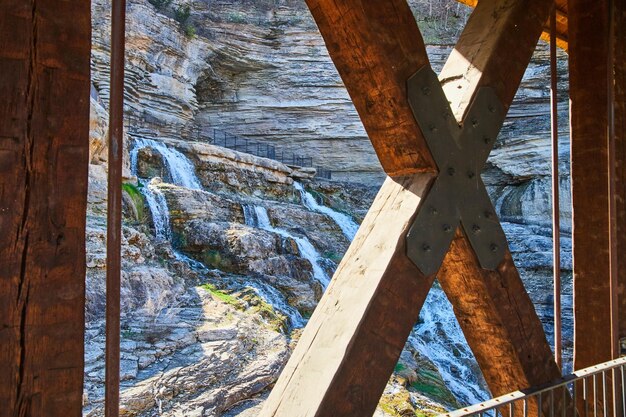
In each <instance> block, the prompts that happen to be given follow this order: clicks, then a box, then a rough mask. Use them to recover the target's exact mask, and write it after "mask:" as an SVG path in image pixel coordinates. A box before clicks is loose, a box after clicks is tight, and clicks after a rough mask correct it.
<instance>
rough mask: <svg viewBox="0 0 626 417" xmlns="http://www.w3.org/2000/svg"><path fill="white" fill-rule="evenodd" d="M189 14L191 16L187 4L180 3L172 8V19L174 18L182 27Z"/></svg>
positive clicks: (189, 7)
mask: <svg viewBox="0 0 626 417" xmlns="http://www.w3.org/2000/svg"><path fill="white" fill-rule="evenodd" d="M189 16H191V6H189V5H188V4H184V5H180V6H178V7H177V8H176V9H174V19H176V21H177V22H178V23H179V24H180V27H182V28H184V27H185V25H186V23H187V21H188V20H189Z"/></svg>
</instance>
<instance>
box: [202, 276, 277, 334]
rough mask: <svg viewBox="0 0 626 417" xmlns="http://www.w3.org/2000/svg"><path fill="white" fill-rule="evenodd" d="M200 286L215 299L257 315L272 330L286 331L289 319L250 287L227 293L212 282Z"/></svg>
mask: <svg viewBox="0 0 626 417" xmlns="http://www.w3.org/2000/svg"><path fill="white" fill-rule="evenodd" d="M200 287H201V288H203V289H205V290H206V291H208V292H209V293H211V295H212V296H213V297H215V298H216V299H218V300H220V301H222V302H224V303H226V304H229V305H231V306H233V307H235V308H236V309H237V310H239V311H246V312H247V313H249V314H254V315H257V316H259V317H260V318H261V319H262V320H263V321H264V322H265V324H267V326H268V327H269V328H271V329H272V330H275V331H277V332H286V331H287V329H288V324H289V319H288V318H287V317H286V316H284V315H283V314H281V313H279V312H277V311H276V310H274V307H272V306H271V305H270V304H268V303H267V302H265V300H263V299H262V298H260V297H259V296H258V295H257V294H256V293H255V292H254V291H253V290H252V289H250V288H246V289H244V290H242V291H241V292H235V293H229V292H226V291H225V290H220V289H218V288H217V287H216V286H215V285H214V284H209V283H207V284H204V285H201V286H200Z"/></svg>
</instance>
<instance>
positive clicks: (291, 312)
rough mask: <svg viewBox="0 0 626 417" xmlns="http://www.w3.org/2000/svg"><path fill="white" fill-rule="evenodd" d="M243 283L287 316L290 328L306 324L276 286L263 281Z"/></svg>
mask: <svg viewBox="0 0 626 417" xmlns="http://www.w3.org/2000/svg"><path fill="white" fill-rule="evenodd" d="M244 285H245V286H246V287H250V288H251V289H252V290H254V292H255V293H256V294H257V295H258V296H259V297H261V298H263V299H264V300H265V302H266V303H268V304H270V305H271V306H272V307H273V308H274V309H275V310H277V311H278V312H279V313H281V314H284V315H285V316H287V317H288V318H289V321H290V325H291V327H292V328H302V327H304V325H305V324H306V320H305V319H304V317H302V315H301V314H300V312H299V311H298V310H297V309H296V308H294V307H292V306H290V305H289V303H288V302H287V300H286V299H285V296H284V295H283V294H282V293H281V292H280V291H278V290H277V289H276V288H274V287H272V286H271V285H268V284H265V283H263V282H246V283H245V284H244Z"/></svg>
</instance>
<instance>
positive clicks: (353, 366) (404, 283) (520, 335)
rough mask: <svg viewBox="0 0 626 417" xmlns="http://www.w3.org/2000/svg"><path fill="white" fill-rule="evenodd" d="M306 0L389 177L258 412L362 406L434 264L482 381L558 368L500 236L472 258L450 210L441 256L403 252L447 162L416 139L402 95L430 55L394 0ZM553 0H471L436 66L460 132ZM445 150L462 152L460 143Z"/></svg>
mask: <svg viewBox="0 0 626 417" xmlns="http://www.w3.org/2000/svg"><path fill="white" fill-rule="evenodd" d="M307 3H308V5H309V8H310V9H311V12H312V13H313V16H314V18H315V20H316V22H317V24H318V27H319V29H320V31H321V33H322V36H323V37H324V39H325V42H326V45H327V47H328V50H329V53H330V55H331V58H332V59H333V61H334V63H335V65H336V67H337V69H338V71H339V74H340V75H341V77H342V79H343V81H344V83H345V85H346V87H347V89H348V92H349V94H350V96H351V98H352V100H353V102H354V105H355V107H356V109H357V111H358V113H359V116H360V117H361V120H362V121H363V125H364V126H365V129H366V130H367V132H368V135H369V137H370V139H371V141H372V144H373V145H374V148H375V150H376V152H377V154H378V156H379V159H380V162H381V164H382V165H383V168H384V169H385V171H386V172H387V174H388V175H389V177H388V178H387V180H386V181H385V183H384V185H383V186H382V188H381V190H380V192H379V194H378V196H377V197H376V199H375V201H374V203H373V205H372V208H371V209H370V211H369V213H368V214H367V216H366V218H365V220H364V221H363V224H362V225H361V228H360V229H359V232H358V234H357V236H356V238H355V240H354V242H353V243H352V245H351V246H350V248H349V250H348V252H347V253H346V255H345V257H344V259H343V261H342V262H341V264H340V265H339V267H338V269H337V272H336V273H335V276H334V277H333V280H332V282H331V284H330V286H329V287H328V289H327V291H326V293H325V295H324V297H323V298H322V300H321V301H320V303H319V305H318V307H317V309H316V310H315V313H314V314H313V316H312V317H311V320H310V321H309V324H308V325H307V327H306V329H305V331H304V333H303V335H302V337H301V339H300V341H299V343H298V345H297V347H296V349H295V350H294V352H293V355H292V357H291V359H290V360H289V362H288V364H287V366H286V368H285V370H284V371H283V373H282V374H281V376H280V378H279V380H278V382H277V384H276V386H275V388H274V389H273V391H272V393H271V395H270V397H269V399H268V401H267V403H266V405H265V407H264V409H263V411H262V413H261V416H263V417H269V416H281V417H304V416H311V417H312V416H317V417H331V416H332V417H344V416H355V417H356V416H359V417H362V416H368V415H372V414H373V412H374V410H375V408H376V405H377V403H378V400H379V398H380V395H381V394H382V392H383V389H384V387H385V385H386V383H387V380H388V378H389V376H390V375H391V373H392V371H393V368H394V365H395V364H396V362H397V360H398V357H399V355H400V352H401V351H402V349H403V347H404V344H405V342H406V340H407V338H408V335H409V333H410V331H411V329H412V327H413V326H414V324H415V322H416V320H417V318H418V315H419V311H420V309H421V307H422V305H423V303H424V300H425V299H426V295H427V294H428V291H429V289H430V287H431V285H432V283H433V281H434V279H435V276H437V277H438V279H439V281H440V283H441V286H442V288H443V290H444V291H445V293H446V295H447V297H448V299H449V300H450V302H451V303H452V305H453V307H454V311H455V314H456V316H457V318H458V320H459V323H460V325H461V328H462V329H463V332H464V334H465V336H466V339H467V341H468V343H469V345H470V347H471V348H472V350H473V352H474V354H475V356H476V359H477V361H478V363H479V365H480V367H481V369H482V371H483V375H484V377H485V379H486V381H487V383H488V385H489V388H490V389H491V391H492V394H494V395H501V394H504V393H506V392H509V391H513V390H517V389H521V388H525V387H528V386H533V385H537V384H540V383H545V382H547V381H550V380H552V379H555V378H557V377H558V376H560V371H559V369H558V368H557V366H556V365H555V363H554V359H553V356H552V352H551V351H550V347H549V345H548V343H547V341H546V337H545V334H544V332H543V329H542V326H541V323H540V321H539V319H538V317H537V315H536V313H535V310H534V307H533V305H532V303H531V301H530V298H529V297H528V294H527V293H526V291H525V289H524V286H523V283H522V281H521V279H520V276H519V273H518V272H517V269H516V268H515V265H514V264H513V260H512V258H511V254H510V252H509V250H508V247H507V246H506V241H505V242H504V243H503V244H502V247H500V246H498V248H496V250H495V251H494V252H497V253H496V256H497V262H495V263H494V264H490V262H482V263H479V258H478V257H477V255H476V252H475V251H474V248H473V247H472V243H474V244H476V242H475V241H474V240H472V239H468V236H467V234H466V233H467V227H464V228H460V227H456V226H457V225H458V224H459V222H458V216H456V217H455V216H453V217H454V218H453V220H454V222H452V221H451V222H450V223H451V224H450V225H451V226H453V228H452V230H451V231H450V233H451V234H452V233H454V237H453V238H451V240H452V241H451V243H450V245H449V250H447V253H446V251H444V252H443V254H444V257H443V262H442V263H441V267H440V268H439V263H440V262H434V265H435V266H434V267H432V266H431V267H430V268H426V267H424V266H422V268H423V269H422V270H420V268H418V267H417V266H416V264H415V263H414V262H412V261H411V260H410V259H409V257H408V256H407V234H408V233H409V230H410V228H411V226H412V225H413V223H414V222H415V221H418V222H419V221H420V218H421V217H422V216H423V214H422V213H423V212H424V210H425V209H426V204H425V203H423V200H424V199H429V196H430V195H431V194H430V192H432V191H430V192H429V190H430V189H431V187H433V190H434V187H436V186H437V183H438V182H442V181H445V180H444V179H443V178H442V177H441V176H442V175H445V174H446V173H445V172H443V168H442V165H445V163H446V162H448V161H446V160H445V159H446V158H445V157H444V156H445V155H444V154H445V152H438V151H435V149H434V148H433V147H432V146H430V147H429V144H431V145H432V144H433V143H435V142H434V141H431V142H428V141H427V140H426V136H427V135H429V133H428V132H427V131H425V130H426V129H424V126H420V125H419V124H418V121H417V120H416V118H415V117H414V115H413V113H412V110H411V107H410V105H409V100H407V84H408V83H407V81H408V80H409V79H410V78H411V77H412V76H414V75H415V74H416V73H417V72H418V70H420V69H422V68H426V69H425V70H422V71H429V62H428V57H427V55H426V50H425V46H424V43H423V40H422V37H421V34H420V32H419V29H418V27H417V24H416V22H415V19H414V17H413V15H412V13H411V10H410V9H409V7H408V5H407V4H406V1H405V0H386V1H371V0H307ZM551 7H552V2H551V1H547V0H481V1H480V2H479V4H478V6H477V7H476V9H475V10H474V12H473V13H472V15H471V17H470V19H469V21H468V23H467V26H466V28H465V29H464V31H463V33H462V35H461V37H460V39H459V42H458V44H457V45H456V48H455V50H454V51H453V52H452V54H451V56H450V58H449V59H448V61H447V62H446V65H445V66H444V68H443V70H442V72H441V74H440V75H439V80H440V81H441V88H442V89H443V91H444V92H445V96H446V98H447V101H448V102H449V105H450V107H449V111H450V112H451V113H452V115H453V116H454V118H451V119H450V120H451V121H452V122H461V125H462V126H464V127H463V131H465V130H466V129H468V127H467V124H468V123H467V122H468V116H467V114H468V112H469V111H470V108H471V106H470V103H472V102H476V101H477V100H480V98H479V97H477V95H478V92H479V91H481V87H483V86H485V87H488V88H489V89H490V90H489V91H491V93H489V95H490V96H492V97H495V98H497V101H498V105H499V106H501V110H496V111H498V112H499V111H502V114H505V113H506V111H507V110H508V108H509V106H510V104H511V102H512V100H513V96H514V95H515V92H516V90H517V88H518V86H519V83H520V81H521V78H522V76H523V74H524V70H525V68H526V66H527V65H528V63H529V61H530V58H531V56H532V52H533V50H534V48H535V45H536V43H537V41H538V39H539V37H540V35H541V31H542V24H543V22H545V21H546V20H547V18H548V15H549V12H550V9H551ZM483 91H485V90H484V89H483ZM439 98H440V97H439ZM414 104H415V103H414ZM418 107H419V106H418ZM416 110H418V109H416ZM470 118H471V117H470ZM417 119H420V120H421V119H422V117H421V116H418V117H417ZM454 119H456V120H454ZM454 124H456V123H453V124H452V125H451V126H453V125H454ZM498 128H499V125H496V128H495V133H497V129H498ZM457 129H458V127H457ZM495 133H494V134H495ZM467 136H469V137H470V138H473V137H474V136H473V135H467ZM463 138H464V137H463ZM461 146H462V147H464V148H465V149H470V145H467V144H459V148H460V147H461ZM472 146H473V145H472ZM489 150H490V147H489ZM431 151H433V152H432V153H431ZM465 153H467V154H468V155H467V156H468V158H469V160H471V161H480V163H479V164H478V165H480V166H482V162H483V161H484V159H486V157H487V155H488V151H487V152H486V154H485V153H484V151H479V150H478V151H477V150H475V149H474V148H473V147H472V149H471V150H466V151H465ZM455 158H456V159H455V161H456V162H457V163H459V164H461V163H463V160H464V159H463V157H462V156H460V157H455ZM478 165H476V167H477V170H476V171H475V172H474V174H475V175H478V176H479V173H480V171H479V168H480V166H478ZM437 168H439V170H438V169H437ZM438 171H439V174H437V172H438ZM438 176H439V177H440V178H441V179H439V180H437V179H436V178H437V177H438ZM472 181H474V182H473V184H479V183H480V184H482V183H481V182H479V180H478V179H477V178H476V179H473V180H472ZM433 183H434V184H435V185H433ZM478 192H479V193H481V194H482V193H484V188H482V189H480V190H478ZM466 198H474V197H470V194H469V193H468V194H467V197H466ZM483 199H484V197H483ZM461 217H462V216H461ZM496 223H497V222H496ZM454 227H456V231H455V229H454ZM499 227H500V226H499V224H497V228H498V229H499ZM417 230H431V229H424V228H421V229H420V228H417ZM464 230H465V231H464ZM419 238H420V236H417V237H415V236H414V237H412V238H411V240H413V239H419ZM489 245H491V242H489ZM496 245H497V244H496ZM490 247H492V246H490ZM418 248H419V246H418ZM446 248H447V245H446ZM412 257H413V258H415V256H412ZM431 264H432V262H431ZM481 265H483V266H485V267H486V268H488V269H486V268H483V267H481ZM437 269H438V271H437ZM531 413H532V410H531ZM534 413H535V414H536V409H535V410H534Z"/></svg>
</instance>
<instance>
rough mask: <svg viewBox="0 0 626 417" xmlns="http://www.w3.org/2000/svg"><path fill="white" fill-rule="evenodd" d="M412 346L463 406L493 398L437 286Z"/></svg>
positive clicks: (427, 299)
mask: <svg viewBox="0 0 626 417" xmlns="http://www.w3.org/2000/svg"><path fill="white" fill-rule="evenodd" d="M409 343H410V344H411V345H412V346H413V347H414V348H415V349H416V350H417V351H418V352H420V354H422V355H423V356H424V357H426V358H428V359H429V360H430V361H432V362H433V363H434V364H435V365H436V366H437V369H438V370H439V373H440V374H441V377H442V378H443V381H444V382H445V384H446V387H448V389H449V390H450V392H452V394H453V395H454V396H455V397H456V398H457V400H458V401H459V402H460V403H461V404H464V405H470V404H476V403H479V402H482V401H485V400H487V399H488V398H490V394H489V393H488V392H487V391H486V388H483V387H482V384H481V382H480V380H479V377H478V376H477V373H479V372H480V371H479V368H478V364H477V363H476V359H475V358H474V355H473V353H472V351H471V350H470V348H469V346H468V344H467V341H466V340H465V336H464V335H463V332H462V331H461V327H460V326H459V323H458V321H457V319H456V316H455V315H454V312H453V310H452V304H450V302H449V301H448V299H447V298H446V295H445V293H444V292H443V290H442V289H441V288H440V287H439V285H438V284H435V285H433V287H432V288H431V289H430V292H429V293H428V297H427V298H426V302H425V303H424V306H423V307H422V311H421V312H420V322H419V323H418V324H417V325H416V326H415V328H414V330H413V332H412V333H411V336H410V337H409Z"/></svg>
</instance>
